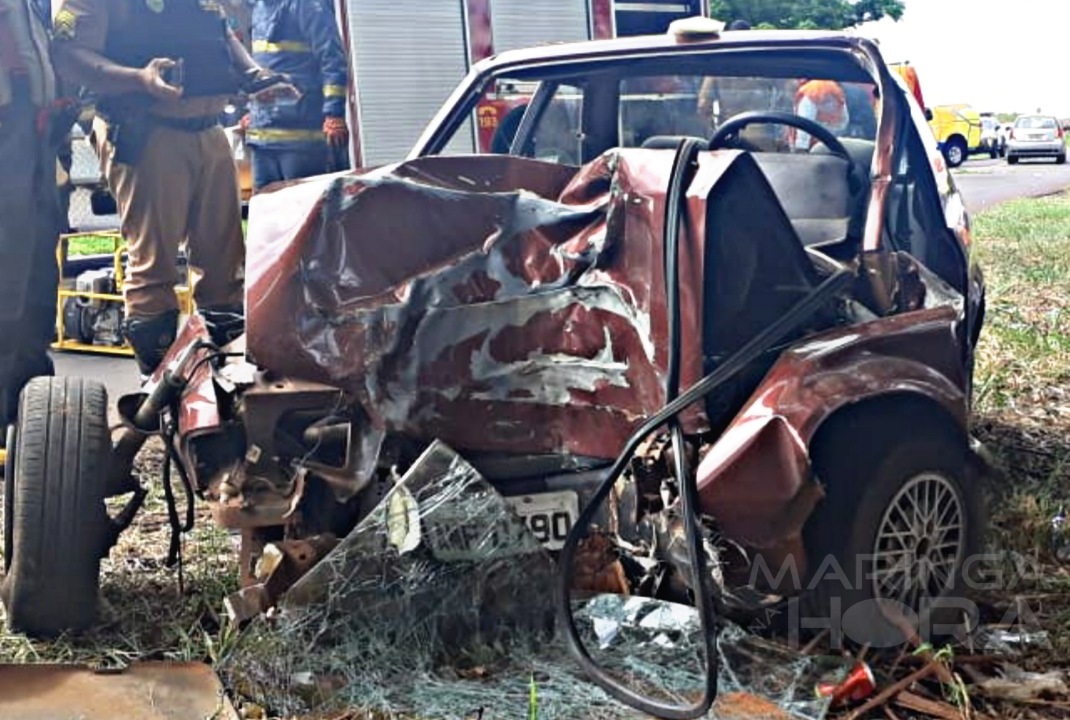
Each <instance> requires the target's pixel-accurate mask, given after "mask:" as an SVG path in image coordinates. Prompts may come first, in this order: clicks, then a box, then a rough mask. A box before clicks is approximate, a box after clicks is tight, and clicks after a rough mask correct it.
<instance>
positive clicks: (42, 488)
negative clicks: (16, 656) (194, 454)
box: [0, 377, 111, 636]
mask: <svg viewBox="0 0 1070 720" xmlns="http://www.w3.org/2000/svg"><path fill="white" fill-rule="evenodd" d="M107 404H108V398H107V392H106V391H105V389H104V386H103V385H102V384H100V383H98V382H94V381H88V380H81V379H76V378H50V377H42V378H35V379H34V380H31V381H30V382H29V384H28V385H27V386H26V388H25V389H24V390H23V392H22V399H21V402H20V404H19V414H18V421H17V423H16V425H15V430H14V442H13V443H12V446H13V447H12V449H13V451H14V462H13V463H12V462H10V458H9V463H8V472H7V473H5V478H4V485H5V487H4V511H5V512H4V564H5V569H6V574H5V577H4V583H3V586H2V588H0V594H2V597H3V601H4V605H5V606H6V608H7V620H8V624H9V626H10V627H11V629H12V630H15V631H17V632H24V633H26V634H28V635H37V636H50V635H56V634H59V633H61V632H64V631H67V630H81V629H85V628H87V627H89V626H90V625H91V624H92V623H93V622H94V620H95V618H96V611H97V593H98V590H99V586H100V559H101V556H102V555H103V553H104V551H105V548H106V543H107V536H108V532H107V528H108V519H107V514H106V510H105V506H104V496H105V480H106V477H107V475H106V473H107V465H108V458H109V454H110V450H111V442H110V437H109V432H108V424H107Z"/></svg>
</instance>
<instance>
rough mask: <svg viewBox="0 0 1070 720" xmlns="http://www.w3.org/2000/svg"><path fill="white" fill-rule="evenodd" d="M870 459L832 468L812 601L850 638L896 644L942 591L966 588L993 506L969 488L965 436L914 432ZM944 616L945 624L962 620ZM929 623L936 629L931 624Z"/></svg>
mask: <svg viewBox="0 0 1070 720" xmlns="http://www.w3.org/2000/svg"><path fill="white" fill-rule="evenodd" d="M866 456H867V454H866V453H859V454H855V455H854V457H853V458H852V459H851V461H847V462H835V461H834V462H833V463H831V467H826V468H824V469H823V471H824V473H825V477H824V478H823V479H824V480H825V481H826V482H827V483H828V495H827V497H826V498H825V500H824V502H823V503H822V506H821V507H820V508H819V509H818V513H817V514H815V516H814V518H812V520H811V522H810V523H808V530H807V536H806V543H807V549H808V551H809V552H808V556H809V567H810V572H811V573H813V574H814V579H812V580H811V583H810V584H809V587H811V588H812V589H811V591H810V593H809V595H808V596H807V597H806V606H805V607H806V609H807V610H808V611H809V612H810V613H813V614H814V615H815V616H816V617H819V618H834V619H837V620H839V621H840V622H841V623H842V629H843V632H844V635H845V636H846V637H847V638H848V639H850V640H853V641H855V642H857V643H859V644H865V643H870V644H872V645H874V646H876V647H887V646H890V645H894V644H897V643H899V642H902V641H903V640H905V639H906V638H905V635H904V633H903V629H902V627H901V625H900V622H901V619H902V618H903V617H905V618H907V619H908V621H914V620H916V619H918V618H919V616H924V615H925V614H926V613H925V611H926V610H927V609H931V608H932V607H933V602H932V601H933V600H934V599H935V598H940V597H946V596H948V595H949V594H953V593H955V592H956V591H961V589H962V587H963V585H964V580H963V576H962V570H963V564H964V561H965V560H966V558H967V557H968V556H969V554H970V553H972V552H974V551H975V550H976V549H977V548H978V547H979V546H980V541H981V532H982V523H983V513H982V511H981V506H980V500H979V498H978V493H976V492H971V491H970V489H969V488H967V486H966V448H965V444H964V443H963V442H962V441H961V440H960V439H956V438H954V437H952V436H950V435H949V436H948V437H946V438H940V437H939V436H937V437H935V438H933V439H924V440H917V439H910V438H909V437H905V438H902V439H901V440H900V441H899V442H897V443H889V444H888V445H886V446H885V449H884V450H877V452H876V453H874V454H873V455H871V456H870V459H868V460H867V457H866ZM845 518H848V519H849V520H848V521H847V522H845V521H844V519H845ZM832 560H835V562H832ZM934 614H936V615H939V618H938V620H939V622H941V623H943V622H946V621H948V620H950V622H951V623H954V622H956V621H959V620H960V619H961V617H960V613H955V612H952V613H950V614H951V617H950V618H948V617H947V615H948V613H944V612H940V613H934ZM897 616H898V617H897ZM923 619H924V618H923ZM933 620H935V618H933ZM920 630H921V634H922V635H926V634H927V631H928V630H929V626H928V625H926V624H925V623H924V622H923V624H922V625H921V627H920ZM926 639H929V638H928V637H926Z"/></svg>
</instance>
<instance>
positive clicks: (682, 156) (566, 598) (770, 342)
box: [557, 141, 854, 720]
mask: <svg viewBox="0 0 1070 720" xmlns="http://www.w3.org/2000/svg"><path fill="white" fill-rule="evenodd" d="M689 144H690V143H689V142H688V141H685V142H684V143H682V144H681V147H680V149H679V150H678V152H677V157H676V162H675V164H674V168H673V175H672V181H671V182H672V184H671V185H670V192H669V197H668V198H667V200H666V213H667V218H666V233H667V234H666V241H667V242H666V253H667V257H666V260H667V263H668V261H669V260H672V261H673V263H672V268H670V266H669V265H668V264H667V265H666V274H667V275H670V276H671V277H670V278H669V280H670V282H669V283H668V285H667V288H666V289H667V291H668V293H669V301H668V305H669V316H670V317H669V324H670V343H669V353H670V366H669V372H668V373H667V375H668V383H669V384H668V389H669V391H670V393H669V394H668V395H667V396H666V401H667V403H666V405H665V407H663V408H662V409H661V410H660V411H659V412H658V413H656V414H655V415H653V416H652V417H651V418H650V419H649V420H647V421H646V422H645V423H643V424H642V425H641V426H640V427H639V428H638V429H637V430H636V431H635V432H634V433H632V435H631V437H630V438H629V439H628V441H627V442H626V443H625V445H624V448H623V450H622V451H621V453H620V455H618V456H617V459H616V461H615V462H614V463H613V465H612V466H611V467H610V468H609V469H608V470H607V471H606V475H605V478H604V479H603V480H602V484H601V485H600V486H599V487H598V490H597V491H596V492H595V494H594V496H593V497H592V498H591V500H590V502H589V503H587V505H586V507H584V508H583V510H582V511H581V512H580V516H579V519H578V520H577V521H576V524H575V525H574V526H573V527H572V530H571V532H570V533H569V535H568V538H567V539H566V540H565V545H564V547H563V548H562V549H561V557H560V563H559V567H558V593H557V602H558V616H559V617H560V620H561V625H562V627H563V628H564V631H565V632H564V638H565V642H566V645H567V646H568V648H569V651H570V652H571V653H572V655H573V657H574V658H575V660H576V662H577V663H578V664H579V665H580V667H581V668H582V669H583V671H584V672H585V673H586V674H587V676H588V677H589V678H590V679H591V680H592V681H593V682H595V683H596V684H597V685H599V686H600V687H601V688H602V689H604V690H605V691H606V692H607V693H609V694H610V695H611V696H613V697H614V698H616V699H617V700H620V701H621V702H623V703H626V704H628V705H630V706H632V707H634V708H635V709H637V710H639V711H640V712H643V713H646V714H649V715H654V716H656V717H661V718H665V719H666V720H692V719H693V718H698V717H701V716H702V715H704V714H705V713H706V712H707V711H708V710H709V709H710V707H711V706H712V704H713V701H714V700H715V699H716V695H717V674H716V660H715V658H716V657H717V655H716V636H715V634H714V633H711V632H710V626H709V624H710V620H711V618H712V615H713V609H712V604H713V597H712V593H710V592H708V591H707V584H708V582H707V578H706V572H705V556H704V554H703V549H702V545H701V543H702V537H701V533H700V531H699V528H698V518H697V515H696V509H697V504H698V500H697V490H696V488H695V487H694V483H693V482H691V481H690V478H689V474H688V473H687V467H686V460H685V459H684V458H685V453H684V452H682V450H683V442H682V440H683V438H682V431H681V429H680V428H679V425H678V423H677V422H676V417H677V415H679V414H680V412H682V411H683V410H685V409H686V408H687V407H688V406H690V405H692V404H693V403H695V402H697V401H698V400H701V399H702V398H704V397H705V396H706V395H709V394H710V393H711V392H713V391H714V390H716V389H717V388H718V387H720V386H721V385H722V384H723V383H724V382H726V381H727V380H729V379H731V378H732V377H733V376H735V375H736V374H737V373H739V372H740V371H741V370H743V369H744V368H745V367H747V366H748V365H750V363H752V362H753V361H755V360H757V359H758V358H759V357H760V356H761V355H762V354H764V353H765V352H766V351H768V350H769V349H770V348H771V347H773V346H774V345H775V344H776V343H777V342H779V341H780V340H781V339H783V338H784V337H785V336H786V335H788V334H790V333H791V332H792V331H794V330H796V329H797V328H798V326H799V325H801V324H802V323H803V322H805V321H806V320H808V319H809V318H810V317H811V316H812V315H813V314H814V313H815V312H817V311H818V310H819V309H821V307H823V306H824V305H825V303H826V302H828V301H829V300H830V299H831V298H833V297H834V296H835V295H837V294H838V293H840V292H841V291H843V290H846V289H847V288H848V287H849V286H850V284H851V283H852V282H853V281H854V276H853V274H852V273H850V272H849V271H847V270H838V271H837V272H835V273H833V274H832V275H831V276H830V277H828V278H827V279H826V280H824V281H823V282H822V283H821V284H820V285H818V286H817V287H816V288H814V290H813V292H811V293H810V294H809V295H807V296H806V297H805V298H803V299H802V300H801V301H800V302H799V303H798V304H797V305H796V306H795V307H793V308H792V309H791V310H789V311H788V312H787V313H785V314H784V315H783V316H782V317H781V318H780V319H779V320H777V321H776V322H774V323H773V324H771V325H769V326H768V327H766V328H765V329H764V330H762V331H761V332H760V333H758V334H757V335H755V336H754V337H753V338H751V340H750V341H748V342H747V343H746V344H745V345H744V346H743V347H741V348H740V349H739V350H737V351H736V352H735V354H733V355H732V356H730V357H729V358H728V359H726V360H725V361H724V362H723V363H722V364H721V365H719V366H718V367H717V368H716V369H715V370H714V371H713V372H711V373H710V374H708V375H706V376H705V377H704V378H702V379H701V380H699V381H698V382H697V383H695V384H694V385H692V386H691V387H690V388H689V389H688V390H687V391H686V392H684V393H683V394H681V395H678V396H677V395H676V393H675V392H673V391H674V390H678V383H679V377H678V370H677V371H676V372H674V369H673V366H674V363H678V362H679V359H678V355H679V348H678V346H679V342H680V341H679V329H678V327H676V324H678V320H677V323H676V324H674V318H675V317H676V315H675V313H678V308H679V304H678V303H679V300H678V298H679V281H678V277H677V276H676V274H677V270H676V268H675V265H676V262H675V260H676V252H675V248H676V242H675V239H676V237H677V236H678V234H679V215H678V213H679V209H680V204H681V203H682V202H683V200H684V193H683V176H684V173H686V171H687V169H688V165H689V164H690V161H687V160H686V158H688V157H690V159H691V160H692V161H693V159H694V153H695V152H697V144H696V147H689ZM670 244H671V247H670ZM674 384H675V385H676V387H674ZM664 425H669V426H670V432H672V435H673V446H674V450H675V455H676V459H675V463H676V466H675V468H674V470H675V473H676V474H677V476H678V477H677V479H678V481H679V484H680V500H681V510H682V512H683V515H684V530H685V541H686V544H687V546H688V548H689V549H690V550H691V563H692V568H691V569H692V572H693V573H695V576H696V582H697V583H698V584H699V586H700V587H699V592H698V593H696V596H697V602H698V609H699V617H700V622H701V625H702V632H703V634H704V636H705V643H706V647H707V650H706V665H707V673H706V687H705V690H704V692H703V697H702V699H701V700H700V701H699V702H698V703H696V704H694V705H691V706H687V707H681V706H677V705H667V704H665V703H659V702H657V701H652V700H650V699H648V698H644V697H642V696H640V695H638V694H637V693H635V692H633V691H632V690H631V689H630V688H628V687H626V686H625V685H623V684H621V683H619V682H618V681H617V680H615V679H614V678H613V677H611V676H610V675H609V674H607V673H606V672H604V671H603V670H602V669H601V668H600V667H599V666H598V665H597V663H595V662H594V660H593V659H592V658H591V656H590V654H589V653H588V652H587V649H586V648H585V647H584V645H583V642H582V641H581V640H580V636H579V631H578V629H577V627H576V623H575V619H574V618H573V616H572V612H571V599H572V593H571V580H572V567H573V564H574V562H575V558H576V551H577V549H578V547H579V543H580V541H581V540H583V539H585V538H586V537H587V536H588V529H589V528H590V525H591V522H592V521H593V520H594V516H595V513H596V512H597V509H598V507H599V506H600V505H601V504H602V503H603V502H605V500H606V497H607V496H608V495H609V493H610V491H611V490H612V488H613V486H614V484H615V483H616V482H617V480H618V478H619V477H620V476H621V474H622V473H623V472H624V470H625V469H626V468H627V467H628V465H629V463H630V462H631V459H632V456H633V455H634V454H635V452H636V450H637V449H638V447H639V445H640V443H642V441H643V440H644V439H645V438H646V437H647V436H648V435H650V434H651V433H653V432H654V431H655V430H658V429H659V428H661V427H662V426H664ZM711 648H712V652H711Z"/></svg>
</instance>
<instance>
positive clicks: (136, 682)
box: [0, 662, 238, 720]
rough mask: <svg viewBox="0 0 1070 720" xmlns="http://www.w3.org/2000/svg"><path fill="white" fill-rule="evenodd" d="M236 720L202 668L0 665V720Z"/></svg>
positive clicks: (175, 665) (197, 665)
mask: <svg viewBox="0 0 1070 720" xmlns="http://www.w3.org/2000/svg"><path fill="white" fill-rule="evenodd" d="M71 718H79V720H115V718H123V719H124V720H205V719H206V718H211V719H212V720H238V714H237V713H236V712H235V711H234V708H233V707H232V706H231V704H230V701H228V700H227V698H226V695H225V694H224V692H223V686H222V684H221V683H220V682H219V678H217V677H216V675H215V673H213V672H212V670H211V668H209V667H208V666H207V665H203V664H201V663H170V662H147V663H137V664H135V665H131V666H130V667H128V668H126V669H125V670H122V671H120V672H116V671H108V672H98V671H95V670H93V669H91V668H87V667H77V666H68V665H0V720H70V719H71Z"/></svg>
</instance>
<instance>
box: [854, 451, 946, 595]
mask: <svg viewBox="0 0 1070 720" xmlns="http://www.w3.org/2000/svg"><path fill="white" fill-rule="evenodd" d="M966 515H967V513H966V502H965V500H964V499H963V497H962V490H961V488H960V487H959V485H958V483H957V482H956V481H955V480H953V479H951V478H950V477H949V476H947V475H945V474H943V473H940V472H935V471H928V472H923V473H920V474H918V475H916V476H914V477H912V478H910V479H908V480H907V481H906V483H904V484H903V486H902V487H901V488H900V489H899V491H898V492H897V493H896V494H895V496H894V497H893V498H892V499H891V501H890V502H889V503H888V505H887V509H886V510H885V511H884V516H883V517H882V518H881V521H880V523H879V525H878V526H877V533H876V537H875V539H874V542H873V550H872V555H873V565H874V568H873V569H874V572H873V596H874V597H877V598H885V599H889V600H895V601H897V602H900V603H902V604H904V605H906V606H907V607H910V608H917V607H918V606H919V603H920V601H921V599H922V598H932V597H939V596H941V595H943V594H944V592H946V591H947V590H949V589H950V586H951V580H952V578H954V576H955V570H956V568H958V567H959V566H960V565H961V564H962V562H963V560H964V559H965V557H964V555H965V552H966V542H965V529H966V523H967V519H966Z"/></svg>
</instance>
